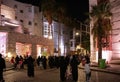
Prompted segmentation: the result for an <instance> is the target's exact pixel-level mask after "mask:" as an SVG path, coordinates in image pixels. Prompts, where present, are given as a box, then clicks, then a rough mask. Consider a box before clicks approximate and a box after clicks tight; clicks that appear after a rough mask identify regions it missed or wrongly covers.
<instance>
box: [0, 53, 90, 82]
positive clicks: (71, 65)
mask: <svg viewBox="0 0 120 82" xmlns="http://www.w3.org/2000/svg"><path fill="white" fill-rule="evenodd" d="M0 58H2V55H0ZM2 61H3V60H2V59H0V62H2ZM10 62H11V63H12V65H13V67H14V69H24V66H26V67H27V75H28V77H34V67H35V66H36V65H37V66H38V67H42V68H43V69H47V68H50V69H52V68H57V69H58V68H59V69H60V80H61V81H66V80H67V79H71V80H73V81H74V82H77V80H78V65H79V64H80V63H82V64H83V66H84V67H85V74H86V82H89V80H90V76H91V71H90V58H89V55H86V56H81V55H76V54H75V55H67V56H49V57H48V58H46V56H38V57H37V58H36V59H34V58H33V57H32V56H31V55H29V56H28V55H26V56H24V57H22V56H18V55H17V56H16V57H12V58H11V60H10ZM5 67H6V66H5V64H4V65H3V66H0V82H1V80H3V75H2V73H3V71H2V70H3V69H4V68H5ZM1 69H2V70H1Z"/></svg>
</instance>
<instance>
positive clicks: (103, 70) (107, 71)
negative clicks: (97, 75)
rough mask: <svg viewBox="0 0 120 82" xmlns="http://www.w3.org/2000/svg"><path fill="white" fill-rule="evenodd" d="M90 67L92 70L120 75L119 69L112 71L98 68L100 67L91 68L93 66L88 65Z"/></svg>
mask: <svg viewBox="0 0 120 82" xmlns="http://www.w3.org/2000/svg"><path fill="white" fill-rule="evenodd" d="M78 68H79V69H84V67H78ZM90 69H91V70H92V71H99V72H106V73H111V74H117V75H120V71H119V72H118V71H113V70H110V69H100V68H97V67H96V68H93V67H90Z"/></svg>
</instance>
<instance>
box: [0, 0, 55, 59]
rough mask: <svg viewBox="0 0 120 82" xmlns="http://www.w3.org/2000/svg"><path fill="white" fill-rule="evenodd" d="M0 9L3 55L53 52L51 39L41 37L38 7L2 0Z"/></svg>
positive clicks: (34, 54) (41, 29)
mask: <svg viewBox="0 0 120 82" xmlns="http://www.w3.org/2000/svg"><path fill="white" fill-rule="evenodd" d="M0 10H1V12H0V14H1V16H0V19H1V20H0V42H1V44H0V53H2V54H3V56H4V57H8V58H10V57H11V56H16V55H22V56H24V55H32V56H34V57H37V56H39V55H40V56H41V55H45V56H48V55H50V54H53V51H54V48H53V40H52V39H48V38H44V37H43V21H42V15H41V12H39V8H38V7H35V6H32V5H30V4H24V3H20V2H16V1H15V0H3V1H2V4H1V9H0ZM30 12H31V13H30ZM43 53H44V54H43Z"/></svg>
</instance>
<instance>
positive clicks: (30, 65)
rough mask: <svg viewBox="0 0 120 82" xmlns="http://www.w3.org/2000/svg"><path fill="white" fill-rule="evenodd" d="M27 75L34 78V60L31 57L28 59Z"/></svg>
mask: <svg viewBox="0 0 120 82" xmlns="http://www.w3.org/2000/svg"><path fill="white" fill-rule="evenodd" d="M27 75H28V76H29V77H34V59H33V58H32V57H31V56H29V57H28V58H27Z"/></svg>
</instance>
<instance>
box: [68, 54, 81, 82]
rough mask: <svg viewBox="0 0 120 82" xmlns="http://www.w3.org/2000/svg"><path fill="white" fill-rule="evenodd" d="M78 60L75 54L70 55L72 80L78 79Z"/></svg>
mask: <svg viewBox="0 0 120 82" xmlns="http://www.w3.org/2000/svg"><path fill="white" fill-rule="evenodd" d="M79 63H80V62H79V61H78V58H77V57H76V55H73V56H72V59H71V61H70V65H71V69H72V78H73V81H75V82H77V80H78V65H79Z"/></svg>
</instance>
